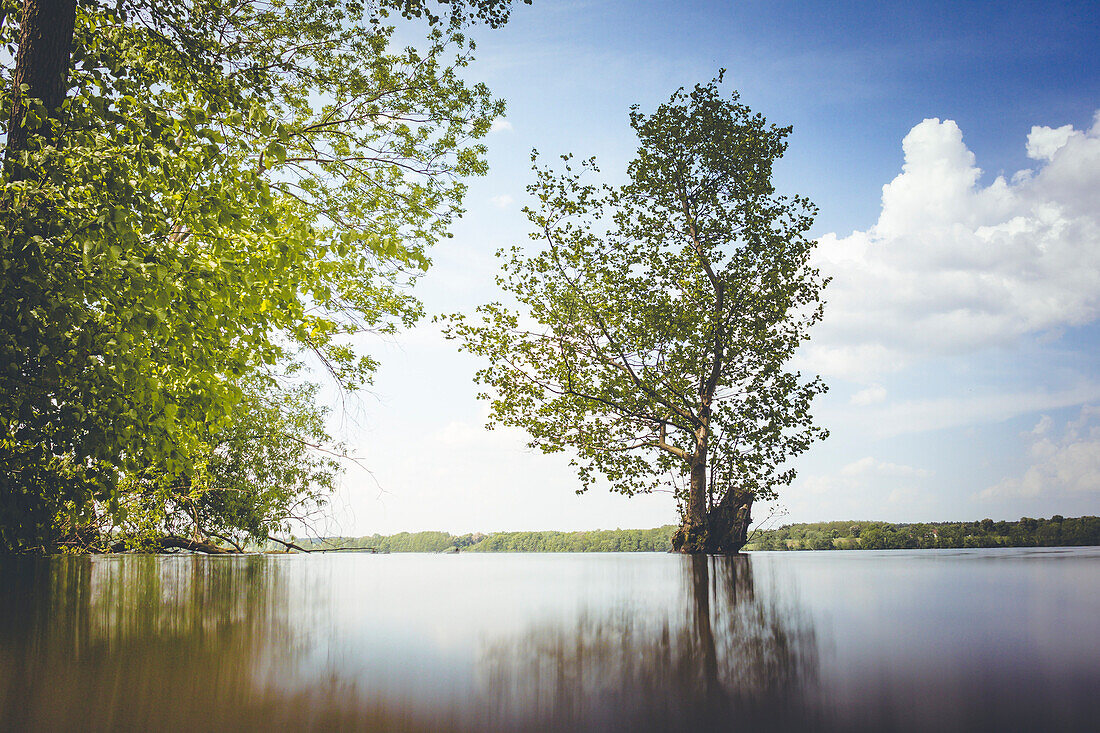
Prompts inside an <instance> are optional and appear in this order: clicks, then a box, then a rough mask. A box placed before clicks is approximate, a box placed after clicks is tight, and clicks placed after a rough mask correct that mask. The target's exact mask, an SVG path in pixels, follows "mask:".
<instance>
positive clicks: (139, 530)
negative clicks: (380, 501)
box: [69, 380, 342, 552]
mask: <svg viewBox="0 0 1100 733" xmlns="http://www.w3.org/2000/svg"><path fill="white" fill-rule="evenodd" d="M315 393H316V387H315V385H311V384H304V385H299V386H296V387H287V388H282V389H272V388H271V386H270V385H267V384H264V383H263V382H261V381H258V380H249V381H248V382H247V383H246V384H245V389H244V396H243V398H242V399H241V401H240V402H238V404H237V407H236V409H235V411H234V416H233V419H232V420H231V421H229V422H228V423H226V424H224V425H223V426H222V427H221V428H220V429H218V430H216V431H212V433H211V434H210V435H208V436H207V439H206V442H204V443H203V444H202V445H201V447H200V449H199V450H198V452H197V453H196V455H195V456H193V458H192V461H191V464H190V465H189V467H188V469H187V470H186V471H183V472H180V473H166V472H164V471H161V470H158V469H156V468H149V469H146V470H145V471H141V472H138V473H134V474H130V475H128V476H126V477H125V478H124V480H123V487H122V491H120V496H121V499H120V502H121V507H120V510H119V511H116V512H102V511H100V512H99V516H98V517H97V519H98V522H97V524H98V525H99V527H98V529H99V531H98V532H96V533H95V534H92V535H90V536H87V535H86V536H87V537H88V539H89V540H90V541H91V542H92V543H99V545H100V548H99V549H103V548H104V545H106V546H107V547H111V548H113V549H116V550H117V549H121V548H134V549H150V548H152V549H162V548H165V547H181V546H182V547H184V548H185V549H194V550H200V551H204V552H212V551H218V550H219V549H223V548H224V546H225V545H226V544H228V545H230V546H232V547H233V549H235V550H237V551H243V550H244V549H245V548H246V547H247V546H249V545H251V546H253V547H256V546H263V545H266V544H267V542H268V541H269V540H275V541H276V542H280V541H282V540H278V539H276V538H275V537H273V535H284V536H285V535H288V534H293V533H294V532H295V531H297V532H301V531H303V529H305V528H307V527H308V526H309V525H310V522H311V520H312V519H313V518H314V517H315V516H316V515H317V514H318V513H319V512H321V511H322V510H323V508H324V506H325V505H326V503H327V498H328V494H329V492H330V491H331V490H332V488H333V485H334V482H335V479H336V477H337V475H339V473H340V471H341V468H342V465H341V462H340V460H339V459H340V458H341V457H342V453H340V452H337V451H336V450H332V449H331V448H329V447H328V446H329V445H330V444H331V440H330V437H329V435H328V434H327V432H326V431H325V427H324V415H325V410H323V409H321V408H318V407H317V406H316V404H315V399H314V398H315ZM337 448H338V447H337ZM90 524H92V523H89V522H83V523H80V524H78V525H77V528H86V527H88V526H90ZM69 536H71V537H75V538H77V539H78V540H79V539H80V538H81V537H80V533H79V532H73V533H70V534H69ZM219 541H220V542H219Z"/></svg>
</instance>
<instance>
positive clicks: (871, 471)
mask: <svg viewBox="0 0 1100 733" xmlns="http://www.w3.org/2000/svg"><path fill="white" fill-rule="evenodd" d="M840 473H841V474H842V475H844V476H919V477H921V478H924V477H926V476H931V475H932V474H931V472H930V471H928V470H926V469H923V468H915V467H913V466H906V465H903V464H900V463H890V462H889V461H879V460H876V459H875V458H872V457H871V456H867V457H866V458H860V459H859V460H858V461H852V462H851V463H849V464H848V465H846V466H844V467H843V468H842V469H840Z"/></svg>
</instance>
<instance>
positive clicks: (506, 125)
mask: <svg viewBox="0 0 1100 733" xmlns="http://www.w3.org/2000/svg"><path fill="white" fill-rule="evenodd" d="M512 129H513V128H512V123H511V122H509V121H508V120H506V119H504V118H503V117H497V118H496V119H495V120H493V124H491V125H489V132H501V131H502V130H507V131H509V132H511V131H512Z"/></svg>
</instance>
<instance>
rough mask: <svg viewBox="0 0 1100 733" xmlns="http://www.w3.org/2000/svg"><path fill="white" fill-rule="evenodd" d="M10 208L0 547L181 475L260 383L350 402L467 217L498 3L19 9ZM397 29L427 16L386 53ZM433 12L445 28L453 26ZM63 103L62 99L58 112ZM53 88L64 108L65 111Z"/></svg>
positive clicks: (2, 272) (242, 2) (53, 531)
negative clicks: (297, 366)
mask: <svg viewBox="0 0 1100 733" xmlns="http://www.w3.org/2000/svg"><path fill="white" fill-rule="evenodd" d="M0 2H2V8H3V13H2V18H3V21H4V22H0V41H2V42H3V43H4V44H7V45H8V46H9V47H11V46H12V44H16V43H17V44H18V46H19V51H18V54H17V55H16V56H15V58H14V61H13V62H10V61H11V60H10V59H9V63H4V64H3V66H2V68H0V71H2V78H0V82H2V83H0V88H2V91H0V109H5V110H11V115H10V117H9V118H8V119H7V121H6V124H5V126H4V128H3V133H4V135H5V137H6V145H5V153H4V171H3V179H2V189H0V218H2V221H0V265H2V266H0V365H3V366H2V368H0V550H3V551H19V550H26V549H33V548H38V549H49V547H51V546H53V545H55V544H56V543H57V542H58V541H59V540H60V539H62V538H60V537H58V535H57V526H56V525H57V518H58V515H59V513H61V512H76V513H79V512H80V511H82V510H83V509H85V508H87V507H89V506H91V505H92V504H93V503H96V502H99V503H106V504H108V505H109V506H112V507H114V506H117V504H118V501H119V481H120V478H121V477H123V476H125V475H127V474H129V473H137V472H141V471H145V470H147V469H149V468H150V467H153V468H155V469H156V470H158V471H161V472H163V473H165V474H169V475H172V474H179V473H181V472H185V471H187V470H189V466H190V464H191V462H192V459H193V458H194V456H196V455H197V454H198V453H200V452H201V448H202V446H203V445H204V444H205V443H207V442H208V439H209V438H210V434H211V432H213V433H214V434H217V432H218V431H219V430H221V429H222V427H223V426H224V424H228V423H229V422H230V421H231V418H232V414H233V411H234V409H235V407H236V405H237V404H238V402H239V401H240V400H241V399H242V395H243V392H242V388H241V381H242V379H245V378H246V377H247V376H248V375H252V374H262V373H270V372H273V371H275V372H277V371H282V370H285V369H286V368H287V365H288V364H291V363H294V362H296V361H300V360H301V359H302V358H308V359H311V360H313V361H314V362H315V363H317V364H320V365H323V368H324V369H326V370H327V371H328V372H329V373H330V374H331V375H332V376H333V377H334V378H335V380H336V381H337V382H338V383H339V384H340V385H341V386H342V387H343V388H346V389H355V388H357V387H359V386H361V385H363V384H365V383H366V382H368V381H369V379H370V375H371V373H372V370H373V368H374V366H375V364H374V361H373V360H372V359H371V358H370V357H369V356H363V355H360V354H357V353H356V352H355V351H354V350H353V349H352V348H350V346H349V342H348V339H349V337H350V336H351V335H352V334H355V333H359V332H363V331H375V332H392V331H394V330H395V329H396V328H397V327H399V326H402V325H408V324H410V323H412V321H413V320H415V319H416V318H417V317H418V316H419V315H420V306H419V304H418V303H417V302H416V300H415V299H413V298H412V296H411V295H410V294H409V292H408V288H409V286H410V285H412V284H413V282H414V281H415V279H416V277H417V275H418V274H419V272H420V271H421V270H422V269H424V268H426V267H427V266H428V263H429V259H428V248H429V247H430V246H431V245H432V244H433V243H434V242H435V241H437V240H438V239H440V238H441V237H443V236H445V235H446V231H447V228H448V226H449V224H450V222H451V221H452V220H453V219H454V217H456V216H458V215H459V214H460V213H461V211H462V209H461V201H462V197H463V194H464V191H465V187H464V185H463V183H462V180H461V179H462V178H463V177H465V176H469V175H479V174H483V173H484V172H485V170H486V165H485V160H484V147H483V146H482V145H481V144H480V143H479V142H478V138H480V137H482V136H483V135H484V134H485V133H486V132H487V131H488V129H489V125H490V123H491V121H492V120H493V119H494V118H495V117H496V116H498V115H499V114H501V112H502V110H503V104H502V103H501V102H500V101H499V100H495V99H493V98H492V96H491V95H490V94H489V91H488V90H487V89H486V88H485V87H484V85H481V84H474V85H469V84H467V83H465V82H464V81H463V80H462V78H461V77H460V72H461V69H462V68H463V67H464V66H466V65H467V64H468V62H469V60H470V53H471V50H472V47H473V45H472V43H470V42H469V41H468V40H467V39H466V38H465V37H464V36H463V34H462V32H461V28H462V24H463V23H465V22H467V21H469V20H471V19H473V20H479V21H484V22H487V23H489V24H490V25H494V26H495V25H499V24H500V23H502V22H504V20H505V19H506V18H507V14H508V9H509V2H508V0H472V1H471V2H465V1H463V0H455V2H451V3H447V2H443V6H444V10H445V11H446V12H444V11H442V10H441V11H440V14H436V13H435V11H433V9H432V8H433V7H434V5H433V4H429V3H426V2H424V0H380V2H376V3H364V2H361V1H360V0H287V1H286V2H280V3H266V2H257V1H256V0H195V1H194V2H187V3H157V2H152V0H122V1H121V2H116V1H115V0H109V1H108V0H101V1H98V2H97V1H95V0H93V1H91V2H81V3H80V4H79V5H77V4H76V3H75V2H73V0H24V1H23V3H22V6H21V7H20V6H19V4H18V3H16V2H15V1H14V0H0ZM391 11H396V12H399V13H400V14H402V15H404V16H406V17H424V18H427V20H428V22H429V28H430V30H429V32H428V36H427V38H426V42H425V43H424V44H422V46H423V47H422V48H419V49H417V48H412V47H409V48H405V49H399V48H395V47H394V28H393V27H392V26H389V25H386V24H385V21H386V18H387V16H388V15H389V13H390V12H391ZM440 15H444V16H446V17H442V18H441V17H440ZM66 90H67V92H66ZM59 92H60V93H59Z"/></svg>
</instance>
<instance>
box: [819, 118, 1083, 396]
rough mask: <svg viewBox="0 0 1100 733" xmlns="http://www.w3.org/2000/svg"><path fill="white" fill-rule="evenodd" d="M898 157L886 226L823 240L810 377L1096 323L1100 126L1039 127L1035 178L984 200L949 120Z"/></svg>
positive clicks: (927, 126) (910, 141) (885, 198)
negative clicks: (820, 311)
mask: <svg viewBox="0 0 1100 733" xmlns="http://www.w3.org/2000/svg"><path fill="white" fill-rule="evenodd" d="M902 147H903V149H904V151H905V164H904V166H903V169H902V172H901V174H900V175H898V176H897V177H896V178H895V179H894V180H893V181H891V182H890V183H888V184H886V185H885V186H883V192H882V210H881V213H880V216H879V220H878V222H877V223H876V224H875V225H874V226H873V227H871V228H870V229H869V230H868V231H866V232H860V231H857V232H853V233H852V234H850V235H849V236H847V237H839V236H837V235H836V234H828V235H825V236H824V237H822V238H821V239H820V240H819V242H820V246H819V247H818V249H817V254H816V264H817V265H818V266H819V267H821V269H822V271H823V272H824V273H825V274H828V275H832V276H833V277H834V280H833V283H832V284H831V285H830V286H829V288H828V289H827V290H826V293H825V297H826V300H827V305H826V309H825V319H824V321H823V322H822V324H821V325H820V327H819V330H818V332H817V333H816V334H815V337H814V343H813V344H812V345H810V346H809V348H808V349H807V352H806V354H805V355H804V357H803V358H804V359H805V360H806V361H808V362H811V363H812V364H814V365H815V370H816V371H818V372H821V373H824V374H826V375H831V376H841V377H846V378H861V379H864V380H867V379H868V378H870V377H873V376H874V375H875V374H878V373H882V372H886V371H892V370H896V369H899V368H901V367H903V366H904V365H905V364H906V363H907V362H908V361H909V360H911V359H912V358H914V357H923V356H931V355H939V354H962V353H968V352H973V351H976V350H979V349H982V348H985V347H989V346H993V345H1004V344H1009V343H1011V342H1012V341H1013V340H1015V339H1016V338H1018V337H1020V336H1022V335H1024V334H1030V333H1041V332H1045V331H1049V330H1052V329H1057V328H1062V327H1065V326H1074V325H1082V324H1085V323H1089V322H1091V321H1093V320H1095V319H1096V318H1097V317H1098V316H1100V113H1098V114H1097V118H1096V122H1095V124H1094V125H1093V126H1092V128H1091V129H1089V130H1088V131H1080V130H1075V129H1074V128H1073V127H1072V126H1064V127H1060V128H1057V129H1052V128H1048V127H1034V128H1032V130H1031V134H1030V135H1029V136H1028V141H1027V150H1028V154H1029V155H1030V156H1031V157H1032V158H1033V159H1035V160H1037V161H1039V163H1040V165H1039V167H1038V169H1037V170H1036V171H1024V172H1022V173H1021V174H1017V175H1016V176H1014V177H1013V178H1012V180H1011V181H1008V180H1006V179H1005V178H1003V177H998V178H997V179H996V180H994V181H993V182H992V183H991V184H989V185H988V186H984V187H983V186H981V185H980V184H979V179H980V176H981V171H980V169H979V168H978V167H977V166H976V161H975V158H974V155H973V153H971V152H970V150H968V149H967V147H966V145H965V144H964V143H963V138H962V131H961V130H960V129H959V128H958V126H957V125H956V124H955V123H954V122H952V121H950V120H946V121H942V122H941V121H940V120H938V119H928V120H925V121H924V122H922V123H920V124H919V125H917V126H915V127H914V128H913V129H912V130H911V131H910V132H909V134H908V135H906V136H905V139H904V141H903V143H902Z"/></svg>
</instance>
